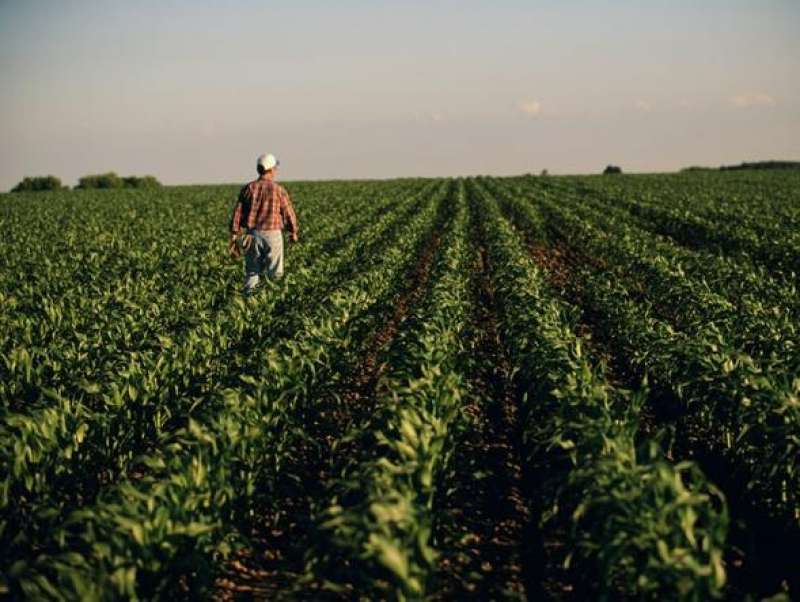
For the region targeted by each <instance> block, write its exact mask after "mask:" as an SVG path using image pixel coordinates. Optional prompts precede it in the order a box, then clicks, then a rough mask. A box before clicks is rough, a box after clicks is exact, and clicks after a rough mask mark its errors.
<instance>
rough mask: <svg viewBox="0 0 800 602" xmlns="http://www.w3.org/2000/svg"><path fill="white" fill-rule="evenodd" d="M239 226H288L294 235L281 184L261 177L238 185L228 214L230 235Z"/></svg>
mask: <svg viewBox="0 0 800 602" xmlns="http://www.w3.org/2000/svg"><path fill="white" fill-rule="evenodd" d="M242 228H252V229H255V230H282V229H283V228H288V229H289V231H290V232H292V233H294V234H297V217H296V216H295V214H294V207H292V200H291V199H290V198H289V193H288V192H286V190H285V189H284V188H283V186H281V185H280V184H278V183H277V182H275V181H273V180H272V179H271V178H265V177H263V176H262V177H260V178H258V179H257V180H253V181H252V182H250V183H249V184H246V185H245V186H244V187H242V190H241V192H240V193H239V200H238V201H237V202H236V208H235V209H234V210H233V215H232V216H231V234H237V233H238V232H239V230H241V229H242Z"/></svg>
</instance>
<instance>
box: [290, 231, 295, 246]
mask: <svg viewBox="0 0 800 602" xmlns="http://www.w3.org/2000/svg"><path fill="white" fill-rule="evenodd" d="M289 242H290V243H292V244H294V243H296V242H297V232H292V233H291V234H290V235H289Z"/></svg>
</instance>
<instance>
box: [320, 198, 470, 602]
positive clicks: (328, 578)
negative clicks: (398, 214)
mask: <svg viewBox="0 0 800 602" xmlns="http://www.w3.org/2000/svg"><path fill="white" fill-rule="evenodd" d="M450 211H451V212H453V217H452V225H451V227H450V229H449V230H448V231H447V232H446V233H445V234H444V235H443V238H442V241H441V247H440V248H441V249H442V251H441V252H440V253H439V255H438V257H437V258H436V259H435V260H434V262H433V265H432V267H431V273H430V282H431V285H430V288H429V291H428V293H427V295H426V296H425V298H424V300H423V301H422V303H421V304H420V305H419V306H418V307H416V308H414V309H413V310H412V312H411V313H410V315H409V316H407V318H406V320H405V322H404V324H403V331H402V333H401V334H400V335H399V336H398V337H397V338H396V339H395V341H394V343H393V344H392V346H391V348H390V350H389V352H388V355H387V357H386V362H387V364H388V371H387V373H386V374H384V376H383V377H382V379H381V381H380V382H379V383H378V385H377V394H376V401H375V406H376V408H375V411H374V413H373V414H372V415H371V416H370V417H369V418H368V419H367V420H366V422H365V423H364V424H359V425H358V426H357V427H356V428H355V429H354V431H353V432H351V433H350V434H349V435H348V436H347V439H351V438H352V439H355V440H356V441H359V442H360V445H359V449H360V450H361V453H359V454H357V455H356V456H355V457H352V458H348V460H347V463H346V464H345V466H343V468H342V470H341V473H340V475H339V476H338V477H337V478H336V479H334V481H333V482H332V483H331V484H330V485H329V487H328V489H329V493H328V498H329V502H328V503H327V505H326V506H325V507H324V508H323V511H322V512H321V513H320V516H319V518H318V522H319V529H320V533H321V534H322V538H321V540H320V542H319V544H318V547H316V548H315V549H314V554H313V555H312V557H313V562H312V569H313V570H314V571H315V572H316V573H317V574H318V575H320V576H321V577H322V579H324V581H325V583H326V585H327V587H328V588H329V589H333V590H337V591H350V592H353V591H356V592H359V594H360V595H369V596H375V597H377V598H383V597H389V598H391V599H397V600H406V599H420V598H422V597H424V595H425V593H426V589H427V587H428V585H429V584H430V578H431V575H432V573H433V570H434V567H435V564H436V559H437V553H436V550H435V547H434V545H433V542H432V533H433V530H434V528H435V524H434V523H435V521H436V507H437V501H438V498H439V496H441V495H443V491H442V490H441V487H440V482H441V479H442V475H443V474H444V473H445V472H446V470H447V467H448V465H449V462H450V461H451V458H452V453H453V432H454V430H455V429H456V428H457V426H456V425H458V424H459V423H460V422H461V421H463V417H462V415H461V413H460V403H461V400H462V398H463V396H464V395H465V391H466V386H467V385H466V383H465V381H464V379H463V377H462V375H461V372H460V368H459V360H460V359H461V357H460V356H461V354H462V353H463V351H464V344H463V337H462V333H463V330H464V327H465V323H466V319H467V316H468V315H469V303H468V302H469V270H468V261H469V258H470V253H469V251H470V249H469V248H468V246H467V240H466V233H465V225H466V206H465V200H464V190H463V182H461V183H460V186H459V191H458V193H457V195H456V196H455V198H453V199H452V200H451V207H450Z"/></svg>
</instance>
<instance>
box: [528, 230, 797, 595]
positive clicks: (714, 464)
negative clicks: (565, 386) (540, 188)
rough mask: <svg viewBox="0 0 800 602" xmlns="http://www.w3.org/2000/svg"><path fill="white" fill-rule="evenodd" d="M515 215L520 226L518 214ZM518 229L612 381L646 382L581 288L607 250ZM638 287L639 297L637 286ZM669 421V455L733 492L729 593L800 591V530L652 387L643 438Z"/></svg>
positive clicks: (665, 312) (661, 311) (664, 313)
mask: <svg viewBox="0 0 800 602" xmlns="http://www.w3.org/2000/svg"><path fill="white" fill-rule="evenodd" d="M512 223H513V224H514V226H515V227H518V224H516V222H514V220H513V218H512ZM518 229H519V231H520V233H522V234H523V238H524V239H525V240H526V243H527V245H528V249H529V252H530V256H531V258H532V259H533V260H534V262H535V263H536V264H537V265H538V266H539V267H540V268H542V270H543V271H544V273H545V276H546V277H547V279H548V283H549V284H550V286H551V287H552V289H553V290H554V291H556V292H557V293H558V294H560V295H561V296H562V297H563V298H564V300H565V301H566V302H567V303H569V304H571V305H573V306H574V307H576V308H578V309H579V310H580V318H579V320H578V322H577V324H576V326H575V332H576V334H577V335H579V336H581V337H582V339H583V340H584V341H585V342H586V345H587V347H588V348H589V350H590V353H592V355H593V357H595V358H596V359H598V360H600V361H602V362H604V363H605V365H606V366H607V368H608V370H607V373H606V377H607V379H608V380H609V382H610V383H611V384H612V385H614V386H617V387H624V388H628V389H632V390H635V389H637V388H639V387H640V385H641V379H640V377H639V375H637V374H634V373H633V372H632V371H631V369H630V367H629V366H628V364H627V363H626V362H625V361H624V358H623V357H622V354H621V353H620V352H619V350H618V349H617V346H618V343H617V342H616V341H614V340H613V339H612V338H610V337H609V335H608V333H607V330H606V327H605V325H604V318H603V316H602V315H601V314H600V313H599V312H598V310H597V309H596V308H594V307H592V306H591V304H589V303H587V302H586V300H585V299H584V295H583V294H582V290H581V289H582V285H583V283H582V282H581V279H580V275H579V272H580V269H581V267H582V266H588V267H590V268H591V269H595V270H598V269H599V270H602V269H606V267H607V266H606V265H605V262H604V261H603V260H602V258H592V257H587V256H585V255H584V254H582V253H581V252H580V250H579V249H576V248H575V247H574V246H572V245H570V244H569V242H568V241H567V238H566V236H565V234H564V233H562V232H555V231H552V232H550V241H549V242H548V244H542V243H541V242H537V241H531V240H530V238H529V237H527V236H524V229H522V228H518ZM632 294H633V296H634V298H636V291H632ZM655 310H656V312H657V314H658V315H660V316H661V317H662V319H667V320H668V321H673V320H671V319H670V316H673V315H674V308H666V307H661V306H658V305H656V306H655ZM665 427H668V428H672V429H674V435H673V444H672V445H670V446H669V447H668V449H666V450H665V455H666V457H667V459H669V460H670V461H681V460H687V459H688V460H694V461H696V462H698V464H699V466H700V468H701V469H702V470H703V472H704V473H705V475H706V477H707V478H708V479H709V480H710V481H711V482H712V483H714V484H715V485H717V486H718V487H720V488H721V489H722V491H723V492H724V493H725V494H726V497H727V499H728V504H729V510H730V512H731V519H732V520H731V528H730V534H729V544H728V546H727V551H726V558H725V560H726V565H727V570H728V580H729V583H730V586H729V588H728V591H727V593H726V598H727V599H729V600H745V599H750V598H751V597H752V595H756V596H757V597H763V596H769V595H772V594H775V593H776V592H779V591H787V590H791V592H792V595H794V596H797V595H798V594H797V592H800V577H798V576H796V575H795V572H796V567H797V562H796V561H793V560H792V559H793V558H796V554H795V550H796V548H797V543H796V542H798V541H800V534H798V533H797V531H796V530H795V531H791V532H789V531H787V530H786V529H784V528H783V527H781V526H780V525H776V524H775V521H773V520H770V519H769V518H767V517H765V516H764V515H763V513H762V512H761V510H760V509H758V508H754V507H753V506H752V504H751V503H750V501H749V499H748V495H747V492H746V490H745V488H744V486H743V484H742V483H740V482H738V481H737V480H736V478H735V477H734V476H733V470H732V468H731V467H730V466H728V465H727V464H725V462H722V461H721V460H720V458H719V457H718V456H714V455H708V454H705V448H704V445H703V443H702V438H703V436H702V433H697V432H695V431H696V429H695V428H694V427H693V426H692V425H691V423H690V422H688V421H687V420H686V419H685V417H683V416H682V415H681V414H680V412H679V411H678V410H677V409H676V407H675V400H673V399H672V398H671V397H670V394H669V392H661V391H659V390H651V392H650V399H649V403H648V404H646V405H645V407H644V408H643V410H642V414H641V416H640V438H641V439H646V438H650V437H653V436H657V435H659V434H660V432H661V431H662V430H663V429H664V428H665Z"/></svg>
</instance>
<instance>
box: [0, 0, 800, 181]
mask: <svg viewBox="0 0 800 602" xmlns="http://www.w3.org/2000/svg"><path fill="white" fill-rule="evenodd" d="M798 32H800V2H798V1H797V0H758V1H757V0H703V1H702V2H697V1H683V0H663V1H661V0H658V1H656V0H653V1H650V0H635V1H634V0H613V1H612V0H602V1H601V0H550V1H545V0H537V1H534V0H528V1H521V0H520V1H511V0H507V1H502V0H495V1H493V2H489V1H483V2H478V1H472V0H457V1H456V0H451V1H437V0H431V1H427V2H418V1H415V0H406V1H404V2H382V1H380V0H371V1H366V0H364V1H357V0H340V1H338V2H329V1H328V2H322V1H303V0H295V1H292V2H287V1H284V2H271V1H270V2H265V1H261V2H255V1H233V0H228V1H223V0H218V1H214V2H212V1H202V0H195V1H188V0H187V1H180V2H179V1H175V0H161V1H149V0H137V1H136V2H116V1H114V0H104V1H103V2H88V1H87V2H78V1H71V0H58V1H56V0H51V1H49V2H45V1H41V0H24V1H23V0H0V190H7V189H9V188H10V187H12V186H14V185H15V184H16V183H17V182H18V181H19V180H21V179H22V177H23V176H26V175H31V176H32V175H43V174H54V175H56V176H59V177H60V178H61V179H62V180H63V181H64V182H65V183H68V184H73V183H74V182H75V181H76V180H77V178H78V177H79V176H81V175H84V174H88V173H98V172H104V171H109V170H113V171H116V172H117V173H119V174H122V175H128V174H153V175H155V176H156V177H158V178H159V179H160V180H161V181H162V182H164V183H168V184H181V183H213V182H220V183H221V182H242V181H246V180H248V179H251V178H252V177H253V174H254V172H255V160H256V157H257V155H258V154H260V153H262V152H272V153H274V154H275V155H277V156H278V158H279V159H280V160H281V164H282V170H281V177H282V178H284V179H327V178H383V177H395V176H440V175H441V176H455V175H469V174H496V175H504V174H517V173H538V172H540V171H541V170H542V169H547V170H548V171H549V172H550V173H598V172H600V171H602V169H603V168H604V167H605V166H606V165H607V164H609V163H614V164H617V165H620V166H621V167H622V168H623V170H625V171H633V172H649V171H670V170H676V169H679V168H681V167H685V166H688V165H711V166H717V165H721V164H730V163H738V162H741V161H745V160H759V159H794V160H800V35H798Z"/></svg>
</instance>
